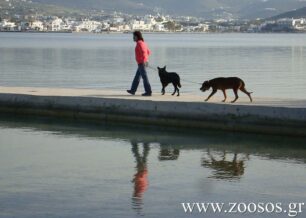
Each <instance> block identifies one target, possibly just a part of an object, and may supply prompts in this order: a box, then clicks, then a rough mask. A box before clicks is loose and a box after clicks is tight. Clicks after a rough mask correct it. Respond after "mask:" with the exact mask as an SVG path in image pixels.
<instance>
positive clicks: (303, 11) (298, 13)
mask: <svg viewBox="0 0 306 218" xmlns="http://www.w3.org/2000/svg"><path fill="white" fill-rule="evenodd" d="M302 17H304V18H306V7H303V8H299V9H296V10H292V11H288V12H285V13H282V14H279V15H277V16H274V17H271V18H270V19H281V18H302Z"/></svg>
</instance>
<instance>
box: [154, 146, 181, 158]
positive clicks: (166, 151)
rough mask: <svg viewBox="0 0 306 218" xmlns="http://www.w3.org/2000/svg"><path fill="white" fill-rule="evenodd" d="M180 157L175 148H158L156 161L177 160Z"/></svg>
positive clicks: (178, 151)
mask: <svg viewBox="0 0 306 218" xmlns="http://www.w3.org/2000/svg"><path fill="white" fill-rule="evenodd" d="M179 155H180V150H179V149H177V148H164V147H160V151H159V156H158V160H160V161H164V160H177V159H178V157H179Z"/></svg>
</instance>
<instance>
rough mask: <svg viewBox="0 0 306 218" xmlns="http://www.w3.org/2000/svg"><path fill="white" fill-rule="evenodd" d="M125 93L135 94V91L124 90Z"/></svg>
mask: <svg viewBox="0 0 306 218" xmlns="http://www.w3.org/2000/svg"><path fill="white" fill-rule="evenodd" d="M126 91H127V93H129V94H131V95H135V92H132V90H126Z"/></svg>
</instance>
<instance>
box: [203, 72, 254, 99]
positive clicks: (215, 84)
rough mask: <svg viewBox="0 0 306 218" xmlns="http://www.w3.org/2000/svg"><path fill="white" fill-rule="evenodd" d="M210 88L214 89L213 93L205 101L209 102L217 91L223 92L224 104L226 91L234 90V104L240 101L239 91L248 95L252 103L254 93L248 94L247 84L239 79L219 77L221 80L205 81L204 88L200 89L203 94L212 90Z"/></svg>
mask: <svg viewBox="0 0 306 218" xmlns="http://www.w3.org/2000/svg"><path fill="white" fill-rule="evenodd" d="M210 87H212V93H211V94H210V95H209V96H208V98H207V99H206V100H205V101H208V100H209V99H210V98H211V96H213V95H214V94H215V93H216V92H217V90H218V89H219V90H222V92H223V95H224V100H223V102H225V101H226V92H225V90H226V89H233V91H234V93H235V99H234V100H233V101H232V103H234V102H235V101H236V100H237V99H238V90H240V91H242V92H244V93H245V94H247V95H248V96H249V98H250V101H251V102H252V101H253V100H252V97H251V94H252V92H248V91H247V90H246V89H245V84H244V82H243V80H242V79H240V78H238V77H227V78H224V77H219V78H215V79H212V80H209V81H205V82H204V83H203V84H202V87H201V88H200V90H201V91H202V92H205V91H207V90H208V89H210Z"/></svg>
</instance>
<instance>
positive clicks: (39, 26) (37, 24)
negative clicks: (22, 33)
mask: <svg viewBox="0 0 306 218" xmlns="http://www.w3.org/2000/svg"><path fill="white" fill-rule="evenodd" d="M30 28H31V29H33V30H37V31H43V30H44V29H45V27H44V23H43V22H41V21H39V20H36V21H33V22H31V23H30Z"/></svg>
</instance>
